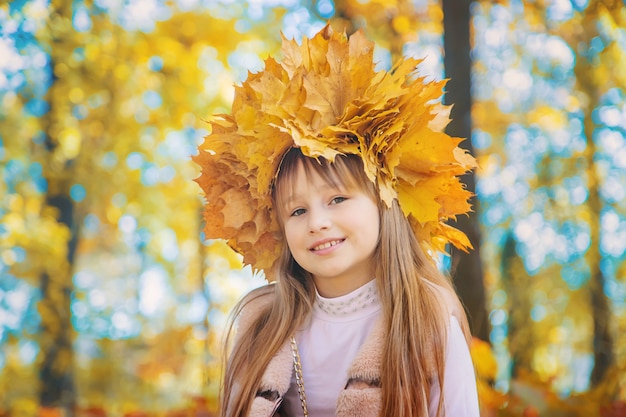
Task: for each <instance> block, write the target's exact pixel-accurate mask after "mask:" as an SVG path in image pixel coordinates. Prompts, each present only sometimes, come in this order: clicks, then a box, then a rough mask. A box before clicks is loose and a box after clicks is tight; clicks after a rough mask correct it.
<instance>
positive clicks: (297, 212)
mask: <svg viewBox="0 0 626 417" xmlns="http://www.w3.org/2000/svg"><path fill="white" fill-rule="evenodd" d="M305 212H306V210H304V209H302V208H299V209H295V210H294V211H292V212H291V216H292V217H297V216H302V215H303V214H304V213H305Z"/></svg>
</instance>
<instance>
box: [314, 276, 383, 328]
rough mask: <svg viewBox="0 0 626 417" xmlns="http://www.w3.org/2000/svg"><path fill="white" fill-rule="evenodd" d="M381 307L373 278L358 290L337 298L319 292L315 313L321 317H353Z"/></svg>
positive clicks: (361, 315)
mask: <svg viewBox="0 0 626 417" xmlns="http://www.w3.org/2000/svg"><path fill="white" fill-rule="evenodd" d="M379 309H380V297H379V295H378V289H377V287H376V280H375V279H373V280H371V281H369V282H368V283H366V284H365V285H363V286H361V287H359V288H357V289H356V290H354V291H352V292H350V293H348V294H346V295H342V296H340V297H335V298H324V297H322V296H321V295H320V294H319V293H317V298H316V300H315V307H314V309H313V311H314V313H316V314H317V315H319V316H321V317H328V318H340V319H352V318H359V317H363V316H365V315H368V314H370V313H373V312H376V311H378V310H379Z"/></svg>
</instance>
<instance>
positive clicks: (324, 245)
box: [311, 239, 343, 252]
mask: <svg viewBox="0 0 626 417" xmlns="http://www.w3.org/2000/svg"><path fill="white" fill-rule="evenodd" d="M341 242H343V239H342V240H331V241H330V242H326V243H322V244H321V245H317V246H315V247H314V248H311V251H313V252H315V251H318V250H323V249H328V248H331V247H333V246H336V245H338V244H340V243H341Z"/></svg>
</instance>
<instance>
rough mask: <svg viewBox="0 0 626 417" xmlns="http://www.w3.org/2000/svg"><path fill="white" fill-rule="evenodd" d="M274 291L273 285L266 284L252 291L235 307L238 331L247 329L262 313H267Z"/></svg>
mask: <svg viewBox="0 0 626 417" xmlns="http://www.w3.org/2000/svg"><path fill="white" fill-rule="evenodd" d="M275 291H276V285H275V284H267V285H263V286H261V287H258V288H255V289H253V290H252V291H250V292H249V293H248V294H246V295H245V296H244V297H243V298H242V300H241V301H240V302H239V303H238V304H237V307H236V317H237V329H238V331H241V330H246V329H248V328H249V327H250V325H251V324H252V323H253V322H254V321H255V320H256V319H257V318H258V317H259V315H260V314H261V313H262V312H264V311H267V308H268V307H269V306H270V305H271V304H272V303H273V302H274V298H275Z"/></svg>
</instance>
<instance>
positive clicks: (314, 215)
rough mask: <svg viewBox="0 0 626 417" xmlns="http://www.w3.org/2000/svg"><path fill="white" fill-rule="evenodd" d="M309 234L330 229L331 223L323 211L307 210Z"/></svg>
mask: <svg viewBox="0 0 626 417" xmlns="http://www.w3.org/2000/svg"><path fill="white" fill-rule="evenodd" d="M308 220H309V233H316V232H319V231H321V230H326V229H328V228H330V225H331V221H330V217H329V216H328V213H326V211H325V210H324V209H320V208H318V209H309V219H308Z"/></svg>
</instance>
